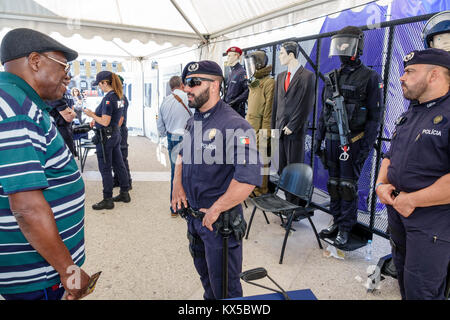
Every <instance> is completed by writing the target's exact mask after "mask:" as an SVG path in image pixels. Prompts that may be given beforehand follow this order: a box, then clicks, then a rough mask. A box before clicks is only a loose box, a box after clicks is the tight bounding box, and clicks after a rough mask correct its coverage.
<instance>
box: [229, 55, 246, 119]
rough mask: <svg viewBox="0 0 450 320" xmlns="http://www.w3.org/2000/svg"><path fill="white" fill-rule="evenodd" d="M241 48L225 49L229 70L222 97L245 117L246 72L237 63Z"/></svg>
mask: <svg viewBox="0 0 450 320" xmlns="http://www.w3.org/2000/svg"><path fill="white" fill-rule="evenodd" d="M241 55H242V50H241V49H240V48H238V47H231V48H229V49H228V50H227V56H228V61H227V63H228V65H229V66H230V67H231V72H230V75H229V77H228V81H227V86H226V93H225V98H224V99H223V100H224V101H225V102H226V103H227V104H228V105H229V106H230V107H232V108H233V109H234V110H235V111H236V112H237V113H239V114H240V115H241V116H242V117H243V118H245V103H246V102H247V99H248V83H247V73H246V72H245V69H244V67H243V66H242V65H241V64H240V63H239V59H240V57H241Z"/></svg>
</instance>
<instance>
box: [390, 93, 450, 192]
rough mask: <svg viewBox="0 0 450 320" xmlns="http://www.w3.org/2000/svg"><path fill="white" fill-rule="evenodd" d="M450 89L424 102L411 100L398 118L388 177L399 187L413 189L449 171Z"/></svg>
mask: <svg viewBox="0 0 450 320" xmlns="http://www.w3.org/2000/svg"><path fill="white" fill-rule="evenodd" d="M449 131H450V93H447V94H446V95H445V96H443V97H441V98H438V99H435V100H432V101H428V102H426V103H422V104H413V103H412V104H411V105H410V107H409V109H408V110H407V111H406V112H405V113H404V114H403V115H402V116H401V117H400V118H399V119H398V120H397V126H396V128H395V130H394V132H393V134H392V140H391V147H390V150H389V151H388V152H387V154H386V156H385V157H386V158H388V159H390V161H391V164H390V166H389V168H388V180H389V182H390V183H391V184H392V185H394V186H395V187H396V188H397V189H398V190H400V191H405V192H414V191H417V190H420V189H423V188H426V187H428V186H430V185H432V184H433V183H434V182H435V181H436V180H438V179H439V178H440V177H442V176H444V175H446V174H447V173H450V144H449Z"/></svg>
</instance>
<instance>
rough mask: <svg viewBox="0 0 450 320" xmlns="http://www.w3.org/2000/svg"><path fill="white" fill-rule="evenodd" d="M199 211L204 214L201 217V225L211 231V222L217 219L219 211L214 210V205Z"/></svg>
mask: <svg viewBox="0 0 450 320" xmlns="http://www.w3.org/2000/svg"><path fill="white" fill-rule="evenodd" d="M199 211H201V212H204V213H205V216H204V217H203V221H202V226H204V227H206V228H208V230H209V231H213V227H212V225H213V223H214V222H216V221H217V219H218V218H219V216H220V214H221V212H220V211H218V210H216V209H215V208H214V206H212V207H211V208H209V209H203V208H202V209H200V210H199Z"/></svg>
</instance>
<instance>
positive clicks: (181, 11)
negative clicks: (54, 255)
mask: <svg viewBox="0 0 450 320" xmlns="http://www.w3.org/2000/svg"><path fill="white" fill-rule="evenodd" d="M170 2H171V3H172V5H173V6H174V7H175V9H177V10H178V12H179V13H180V14H181V16H182V17H183V19H184V20H185V21H186V22H187V24H188V25H189V26H190V27H191V28H192V30H194V32H195V33H196V34H197V35H198V37H199V38H200V39H201V40H202V42H203V43H205V44H206V43H208V40H207V39H206V38H205V37H204V36H203V34H201V32H200V31H198V30H197V28H196V27H195V26H194V24H193V23H192V22H191V21H190V20H189V19H188V17H187V16H186V14H185V13H184V11H183V10H181V8H180V7H179V6H178V4H177V3H176V2H175V0H170Z"/></svg>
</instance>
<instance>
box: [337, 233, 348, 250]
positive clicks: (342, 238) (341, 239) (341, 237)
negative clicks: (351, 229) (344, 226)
mask: <svg viewBox="0 0 450 320" xmlns="http://www.w3.org/2000/svg"><path fill="white" fill-rule="evenodd" d="M347 241H348V231H339V232H338V235H337V237H336V240H334V244H335V245H337V246H344V245H346V244H347Z"/></svg>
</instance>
